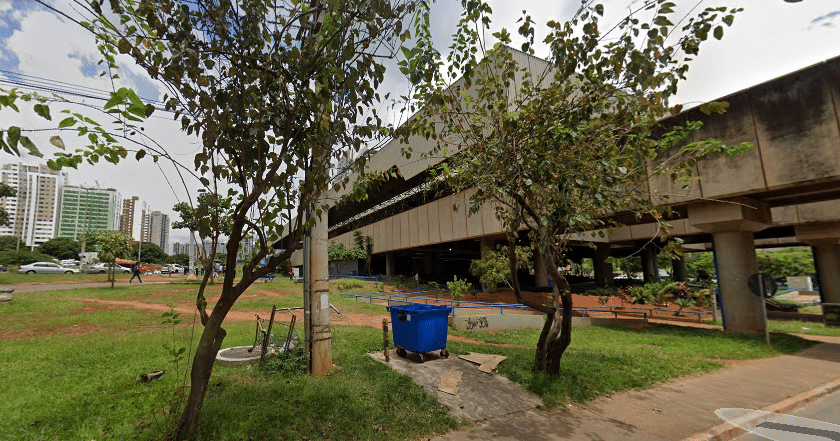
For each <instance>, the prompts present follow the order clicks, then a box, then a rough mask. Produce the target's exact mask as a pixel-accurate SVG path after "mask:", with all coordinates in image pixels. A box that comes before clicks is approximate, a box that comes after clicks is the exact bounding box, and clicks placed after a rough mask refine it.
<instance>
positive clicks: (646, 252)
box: [642, 246, 659, 283]
mask: <svg viewBox="0 0 840 441" xmlns="http://www.w3.org/2000/svg"><path fill="white" fill-rule="evenodd" d="M642 277H643V278H644V281H645V283H653V282H658V281H659V270H658V269H657V265H656V250H654V249H653V247H651V246H646V247H644V248H643V249H642Z"/></svg>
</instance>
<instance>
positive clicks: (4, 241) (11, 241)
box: [0, 236, 20, 251]
mask: <svg viewBox="0 0 840 441" xmlns="http://www.w3.org/2000/svg"><path fill="white" fill-rule="evenodd" d="M18 243H20V239H18V238H17V237H13V236H0V251H13V250H17V249H18Z"/></svg>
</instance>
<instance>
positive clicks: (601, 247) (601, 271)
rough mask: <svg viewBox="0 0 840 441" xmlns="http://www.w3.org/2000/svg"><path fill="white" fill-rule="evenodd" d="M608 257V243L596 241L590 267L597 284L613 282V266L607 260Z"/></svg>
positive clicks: (610, 283)
mask: <svg viewBox="0 0 840 441" xmlns="http://www.w3.org/2000/svg"><path fill="white" fill-rule="evenodd" d="M608 257H610V244H608V243H598V244H595V256H594V257H593V258H592V267H593V269H594V270H595V283H597V284H598V285H612V284H613V283H614V282H613V277H612V274H613V267H612V263H609V262H607V258H608Z"/></svg>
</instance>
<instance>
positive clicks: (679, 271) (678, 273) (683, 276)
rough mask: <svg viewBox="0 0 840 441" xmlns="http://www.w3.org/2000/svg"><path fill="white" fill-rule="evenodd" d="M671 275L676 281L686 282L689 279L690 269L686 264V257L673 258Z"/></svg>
mask: <svg viewBox="0 0 840 441" xmlns="http://www.w3.org/2000/svg"><path fill="white" fill-rule="evenodd" d="M671 268H672V270H671V277H672V278H673V280H674V281H675V282H685V281H686V280H687V279H688V269H687V268H686V266H685V257H680V258H678V259H671Z"/></svg>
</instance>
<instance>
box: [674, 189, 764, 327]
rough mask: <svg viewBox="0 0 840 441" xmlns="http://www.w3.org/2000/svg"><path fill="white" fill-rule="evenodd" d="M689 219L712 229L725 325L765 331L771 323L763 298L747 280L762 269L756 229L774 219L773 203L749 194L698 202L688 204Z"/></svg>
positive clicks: (697, 224)
mask: <svg viewBox="0 0 840 441" xmlns="http://www.w3.org/2000/svg"><path fill="white" fill-rule="evenodd" d="M688 220H689V223H690V224H691V226H693V227H695V228H698V229H700V230H703V231H706V232H709V233H712V237H713V240H714V246H715V258H716V259H717V269H718V274H717V279H718V284H719V286H720V293H721V303H722V306H723V314H724V320H725V321H724V328H725V329H726V330H729V331H735V332H741V333H744V334H760V333H763V332H764V328H765V327H766V325H767V324H766V322H765V320H764V316H763V314H762V306H761V302H762V300H761V299H759V298H758V297H757V296H755V295H754V294H753V293H752V292H750V289H749V287H748V286H747V280H748V279H749V277H750V276H751V275H753V274H756V273H758V260H757V259H756V257H755V241H754V240H753V233H754V232H756V231H760V230H762V229H764V228H767V227H768V226H769V225H770V224H771V223H772V221H771V218H770V208H769V206H768V205H767V204H765V203H763V202H760V201H756V200H752V199H748V198H735V199H732V200H731V201H729V202H710V203H701V204H694V205H689V206H688Z"/></svg>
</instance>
